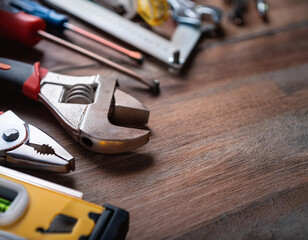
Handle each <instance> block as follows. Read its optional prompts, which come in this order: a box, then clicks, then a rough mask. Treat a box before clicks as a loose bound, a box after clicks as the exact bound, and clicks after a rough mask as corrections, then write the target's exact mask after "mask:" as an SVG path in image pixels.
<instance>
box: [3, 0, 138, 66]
mask: <svg viewBox="0 0 308 240" xmlns="http://www.w3.org/2000/svg"><path fill="white" fill-rule="evenodd" d="M5 2H6V3H7V4H8V5H10V6H12V8H15V9H16V11H24V12H26V13H28V14H31V15H34V16H37V17H39V18H42V19H43V20H44V21H45V23H46V25H47V30H48V31H57V32H59V33H62V32H63V31H64V30H66V29H68V30H71V31H73V32H75V33H78V34H80V35H82V36H84V37H86V38H89V39H92V40H94V41H96V42H99V43H101V44H103V45H105V46H107V47H109V48H111V49H113V50H115V51H117V52H119V53H122V54H124V55H126V56H128V57H130V58H131V59H133V60H136V61H137V62H139V63H142V60H143V56H142V54H141V53H140V52H136V51H131V50H128V49H126V48H123V47H121V46H119V45H117V44H115V43H112V42H110V41H108V40H106V39H104V38H101V37H99V36H97V35H95V34H93V33H90V32H88V31H86V30H84V29H82V28H80V27H77V26H75V25H73V24H71V23H70V22H69V19H68V17H67V16H66V15H63V14H60V13H57V12H56V11H54V10H52V9H49V8H47V7H45V6H42V5H41V4H39V3H37V2H34V1H31V0H5Z"/></svg>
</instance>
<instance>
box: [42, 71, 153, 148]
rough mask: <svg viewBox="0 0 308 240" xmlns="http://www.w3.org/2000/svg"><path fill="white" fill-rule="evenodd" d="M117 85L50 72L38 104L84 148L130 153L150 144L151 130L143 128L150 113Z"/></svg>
mask: <svg viewBox="0 0 308 240" xmlns="http://www.w3.org/2000/svg"><path fill="white" fill-rule="evenodd" d="M115 86H116V79H113V78H103V77H102V76H99V75H96V76H84V77H72V76H65V75H60V74H55V73H52V72H49V73H48V74H47V75H46V76H45V78H44V79H43V80H42V81H41V90H40V94H39V101H41V102H42V103H43V104H45V105H46V106H47V107H48V108H49V109H50V110H51V112H52V113H53V114H54V115H55V117H56V118H57V120H58V121H59V122H60V124H61V125H62V126H63V127H64V128H65V129H66V130H67V131H68V133H69V134H70V135H71V136H72V137H73V138H74V139H75V140H76V141H77V142H79V143H80V144H81V145H82V146H83V147H85V148H87V149H89V150H91V151H94V152H99V153H121V152H127V151H130V150H133V149H135V148H138V147H140V146H142V145H144V144H146V143H147V142H148V141H149V137H150V131H149V130H144V129H141V128H140V127H142V125H144V124H145V123H147V121H148V118H149V113H150V111H149V110H148V109H147V108H146V107H145V106H144V105H143V104H141V103H140V102H139V101H138V100H136V99H135V98H133V97H132V96H130V95H128V94H126V93H124V92H122V91H120V90H118V89H116V88H115ZM72 99H74V101H72ZM128 126H129V127H128ZM131 126H133V127H131ZM136 126H137V127H136Z"/></svg>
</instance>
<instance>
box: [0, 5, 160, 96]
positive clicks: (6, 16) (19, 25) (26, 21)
mask: <svg viewBox="0 0 308 240" xmlns="http://www.w3.org/2000/svg"><path fill="white" fill-rule="evenodd" d="M0 29H1V31H0V36H3V37H6V38H9V39H12V40H15V41H17V42H20V43H22V44H25V45H28V46H34V45H35V44H37V43H38V42H39V41H40V40H41V39H42V38H45V39H47V40H50V41H52V42H55V43H57V44H59V45H62V46H65V47H67V48H69V49H71V50H74V51H76V52H79V53H81V54H83V55H85V56H87V57H90V58H92V59H95V60H97V61H99V62H101V63H104V64H106V65H108V66H109V67H111V68H113V69H115V70H117V71H119V72H121V73H123V74H125V75H127V76H130V77H131V78H133V79H135V80H136V81H138V82H140V83H142V84H143V85H146V86H147V87H148V88H149V89H150V90H152V91H154V92H158V91H159V81H157V80H156V79H154V80H152V84H150V83H149V82H148V81H149V80H146V79H145V78H144V77H142V76H141V75H139V74H138V73H136V72H134V71H132V70H130V69H128V68H125V67H123V66H121V65H119V64H117V63H114V62H112V61H110V60H108V59H106V58H104V57H101V56H99V55H97V54H95V53H93V52H90V51H88V50H86V49H84V48H81V47H79V46H77V45H74V44H72V43H70V42H67V41H65V40H63V39H61V38H58V37H56V36H54V35H52V34H49V33H47V32H45V22H44V21H43V20H42V19H41V18H38V17H36V16H33V15H29V14H27V13H24V12H17V13H12V12H7V11H3V10H1V9H0Z"/></svg>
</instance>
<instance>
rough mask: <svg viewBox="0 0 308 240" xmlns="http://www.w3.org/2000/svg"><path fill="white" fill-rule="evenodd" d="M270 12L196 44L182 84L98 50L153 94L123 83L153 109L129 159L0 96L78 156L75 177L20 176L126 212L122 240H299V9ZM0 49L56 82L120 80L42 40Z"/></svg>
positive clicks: (302, 28)
mask: <svg viewBox="0 0 308 240" xmlns="http://www.w3.org/2000/svg"><path fill="white" fill-rule="evenodd" d="M200 2H201V1H200ZM209 2H210V1H209ZM215 2H216V1H215ZM270 6H271V12H270V14H271V23H270V24H269V25H265V24H263V23H262V21H261V20H260V19H259V18H258V16H257V15H256V13H255V14H252V15H249V16H247V17H248V20H247V21H248V22H247V26H246V27H243V28H236V27H233V26H232V25H230V24H229V23H224V24H225V26H226V29H227V34H228V35H227V38H226V39H221V40H216V41H215V42H213V41H207V40H205V39H204V40H203V41H201V43H200V44H199V46H198V49H197V50H198V52H197V54H196V56H195V58H194V59H192V60H191V61H192V62H191V64H190V65H189V71H187V72H184V74H182V75H180V76H178V75H175V74H170V73H168V72H167V71H166V68H164V67H163V66H162V65H160V64H159V63H158V62H153V63H150V62H149V61H147V62H146V63H145V65H143V66H142V68H140V67H137V66H134V65H133V64H132V63H131V62H128V63H127V62H126V61H124V60H121V59H120V57H119V55H115V54H112V53H111V52H110V51H107V52H105V50H104V49H100V50H97V51H98V52H99V53H100V54H106V56H107V57H110V58H112V59H115V60H116V61H118V62H120V63H123V64H124V65H125V66H130V67H131V68H133V69H136V70H137V71H139V72H141V73H143V74H147V75H149V76H153V77H159V79H160V80H161V83H162V91H161V94H160V95H159V96H157V97H154V96H151V95H149V94H147V93H146V92H144V91H139V90H138V89H136V88H135V87H137V86H138V85H137V84H134V83H133V82H131V81H128V79H127V78H126V77H124V76H122V75H120V88H122V89H124V90H125V91H127V92H129V93H130V94H132V95H134V96H135V97H137V98H138V99H140V100H142V101H143V102H144V103H145V104H146V105H147V106H148V107H149V108H150V109H151V116H150V122H149V124H148V126H149V127H150V128H151V130H152V137H151V140H150V142H149V143H148V144H147V145H145V146H144V147H142V148H140V149H137V150H135V151H133V152H130V153H125V154H120V155H100V154H95V153H91V152H89V151H86V150H84V149H82V148H81V147H80V146H79V144H78V143H75V142H73V141H72V140H71V139H70V138H69V136H68V135H67V134H66V133H65V132H64V130H63V129H62V128H61V127H60V126H59V124H58V123H57V122H56V120H55V119H54V118H53V117H52V115H51V114H50V113H49V112H48V110H47V109H45V108H44V107H43V106H42V105H41V104H39V103H34V102H32V101H31V100H25V99H24V98H22V97H18V96H16V95H13V94H11V93H9V92H4V93H2V94H1V95H0V107H1V110H7V109H12V110H13V111H15V112H16V113H17V114H19V115H20V116H21V117H22V118H23V119H24V120H26V121H28V122H30V123H31V124H33V125H36V126H38V127H40V128H42V129H44V130H45V131H46V132H47V133H49V134H51V135H52V136H54V137H55V138H56V139H57V140H58V141H59V142H60V143H61V144H62V145H63V146H65V147H66V148H67V149H68V150H69V151H70V152H71V153H72V154H73V155H74V156H75V157H76V171H75V172H73V173H70V174H67V175H63V174H46V173H42V172H37V171H25V172H27V173H30V174H33V175H35V176H39V177H42V178H44V179H47V180H50V181H53V182H56V183H60V184H62V185H65V186H68V187H72V188H75V189H78V190H80V191H82V192H84V193H85V199H86V200H88V201H91V202H94V203H97V204H103V203H105V202H109V203H112V204H115V205H118V206H121V207H123V208H126V209H127V210H129V211H130V213H131V225H130V232H129V235H128V239H172V238H180V239H202V238H204V237H205V236H207V237H208V238H209V239H260V238H261V239H272V238H275V237H277V238H281V239H289V237H290V238H292V237H294V236H295V237H296V238H297V239H305V236H306V235H307V229H306V228H305V227H304V226H306V225H307V184H308V177H307V168H308V79H307V76H308V41H307V39H308V31H307V29H308V24H307V23H306V21H307V17H306V14H303V13H305V12H307V9H308V7H307V1H290V0H288V1H283V2H282V1H278V0H276V1H271V2H270ZM251 10H253V9H251ZM287 13H290V15H289V14H287ZM249 19H250V20H249ZM281 27H284V28H281ZM267 30H269V31H273V34H272V35H269V34H268V32H266V31H267ZM256 33H257V35H255V34H256ZM243 36H244V37H243ZM245 36H248V37H245ZM249 36H252V37H251V38H250V37H249ZM68 38H69V39H70V40H72V41H74V42H76V43H78V44H81V45H87V41H85V40H83V39H82V38H79V37H76V36H74V35H73V34H68ZM230 39H231V40H230ZM87 47H89V48H92V49H96V48H97V45H95V44H88V45H87ZM0 50H1V52H0V53H1V55H2V56H5V57H15V58H16V59H20V60H24V61H28V62H33V61H38V60H40V61H41V62H42V65H43V66H45V67H48V68H49V69H51V70H54V71H57V72H61V73H63V74H70V75H84V74H86V75H89V74H96V73H99V74H103V75H109V76H110V75H114V76H119V75H118V74H116V73H115V72H114V71H111V70H110V69H108V68H107V67H105V66H101V65H98V64H96V63H95V62H93V61H92V60H89V59H87V58H85V57H82V56H78V55H77V54H75V53H72V52H70V51H69V50H63V49H62V48H61V47H57V46H54V45H53V44H50V43H47V42H46V41H42V42H41V43H40V44H39V45H37V46H36V48H35V49H30V48H25V47H23V46H20V45H16V44H13V43H9V42H7V41H3V40H1V44H0ZM124 62H126V63H124ZM132 86H133V87H132ZM38 115H39V117H38Z"/></svg>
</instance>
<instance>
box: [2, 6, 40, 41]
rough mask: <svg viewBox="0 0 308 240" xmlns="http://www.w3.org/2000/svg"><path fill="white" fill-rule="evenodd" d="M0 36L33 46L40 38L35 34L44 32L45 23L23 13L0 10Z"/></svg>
mask: <svg viewBox="0 0 308 240" xmlns="http://www.w3.org/2000/svg"><path fill="white" fill-rule="evenodd" d="M0 29H1V30H0V36H2V37H5V38H9V39H12V40H15V41H17V42H20V43H22V44H25V45H28V46H34V45H35V44H37V43H38V42H39V41H40V40H41V39H42V38H41V37H40V36H39V35H38V34H37V32H38V31H39V30H42V31H45V22H44V21H43V20H42V19H41V18H38V17H35V16H32V15H29V14H26V13H24V12H18V13H11V12H6V11H3V10H0Z"/></svg>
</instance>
